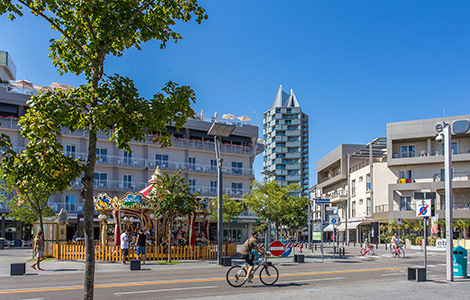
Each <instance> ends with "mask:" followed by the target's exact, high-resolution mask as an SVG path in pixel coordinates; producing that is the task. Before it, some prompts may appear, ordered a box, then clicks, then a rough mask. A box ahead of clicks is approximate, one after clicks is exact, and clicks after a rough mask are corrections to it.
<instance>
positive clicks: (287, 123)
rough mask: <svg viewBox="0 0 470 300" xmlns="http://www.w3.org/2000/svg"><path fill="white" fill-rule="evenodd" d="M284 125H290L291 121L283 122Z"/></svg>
mask: <svg viewBox="0 0 470 300" xmlns="http://www.w3.org/2000/svg"><path fill="white" fill-rule="evenodd" d="M284 124H286V125H289V124H292V121H291V120H285V121H284Z"/></svg>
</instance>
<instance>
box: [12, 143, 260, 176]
mask: <svg viewBox="0 0 470 300" xmlns="http://www.w3.org/2000/svg"><path fill="white" fill-rule="evenodd" d="M23 149H24V148H22V147H14V150H15V151H17V152H18V151H22V150H23ZM64 153H65V152H64ZM66 154H67V155H69V156H71V157H73V158H78V159H80V160H86V158H87V154H86V153H83V152H69V153H66ZM96 164H97V165H101V166H121V167H130V168H139V169H143V168H147V169H155V168H156V167H157V166H159V167H160V168H161V169H162V170H169V171H179V170H182V171H183V172H191V173H203V174H217V166H214V165H204V164H196V163H195V164H193V163H184V162H177V161H164V160H153V159H144V158H134V157H123V156H115V155H97V160H96ZM222 173H223V174H224V175H232V176H245V177H246V176H247V177H253V176H254V173H253V169H249V168H235V167H222Z"/></svg>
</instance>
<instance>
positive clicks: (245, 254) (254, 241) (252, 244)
mask: <svg viewBox="0 0 470 300" xmlns="http://www.w3.org/2000/svg"><path fill="white" fill-rule="evenodd" d="M251 250H256V251H258V252H261V253H263V254H265V255H268V253H267V252H266V251H264V250H263V249H262V248H260V247H259V246H258V233H257V232H256V231H254V232H253V233H252V234H251V237H250V238H249V239H247V240H246V242H245V243H244V244H243V246H242V249H241V250H240V254H241V258H242V259H244V260H245V261H246V263H247V264H248V271H247V273H246V278H245V280H246V281H248V282H251V278H252V277H253V276H252V275H251V272H252V271H253V268H254V266H255V264H254V263H253V254H252V253H251Z"/></svg>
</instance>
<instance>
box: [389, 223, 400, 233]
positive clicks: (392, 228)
mask: <svg viewBox="0 0 470 300" xmlns="http://www.w3.org/2000/svg"><path fill="white" fill-rule="evenodd" d="M397 230H398V224H397V223H395V222H393V221H390V222H388V231H389V232H396V231H397Z"/></svg>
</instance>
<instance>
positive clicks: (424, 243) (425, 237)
mask: <svg viewBox="0 0 470 300" xmlns="http://www.w3.org/2000/svg"><path fill="white" fill-rule="evenodd" d="M423 222H424V242H423V245H424V272H425V273H427V272H428V269H427V266H428V250H427V248H428V247H427V246H428V237H427V225H428V217H424V220H423Z"/></svg>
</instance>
